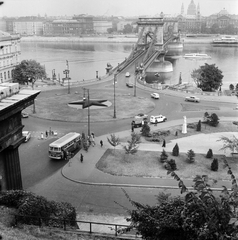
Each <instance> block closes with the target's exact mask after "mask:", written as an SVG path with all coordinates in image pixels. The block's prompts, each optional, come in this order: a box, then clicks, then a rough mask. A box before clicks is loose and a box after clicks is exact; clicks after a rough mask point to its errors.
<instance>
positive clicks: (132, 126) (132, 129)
mask: <svg viewBox="0 0 238 240" xmlns="http://www.w3.org/2000/svg"><path fill="white" fill-rule="evenodd" d="M134 128H135V121H132V122H131V131H132V132H134Z"/></svg>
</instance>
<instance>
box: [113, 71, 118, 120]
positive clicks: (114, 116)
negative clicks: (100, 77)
mask: <svg viewBox="0 0 238 240" xmlns="http://www.w3.org/2000/svg"><path fill="white" fill-rule="evenodd" d="M116 79H117V75H116V74H114V80H113V81H114V82H113V85H114V86H113V89H114V113H113V118H116V81H117V80H116Z"/></svg>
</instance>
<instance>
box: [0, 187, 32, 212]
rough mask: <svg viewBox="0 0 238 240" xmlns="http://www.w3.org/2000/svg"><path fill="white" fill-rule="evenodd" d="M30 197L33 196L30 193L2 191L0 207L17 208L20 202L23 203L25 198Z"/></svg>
mask: <svg viewBox="0 0 238 240" xmlns="http://www.w3.org/2000/svg"><path fill="white" fill-rule="evenodd" d="M31 195H33V194H32V193H31V192H27V191H24V190H9V191H2V192H1V194H0V205H4V206H6V207H13V208H18V207H19V206H20V205H21V202H23V201H24V199H25V198H26V197H28V196H31Z"/></svg>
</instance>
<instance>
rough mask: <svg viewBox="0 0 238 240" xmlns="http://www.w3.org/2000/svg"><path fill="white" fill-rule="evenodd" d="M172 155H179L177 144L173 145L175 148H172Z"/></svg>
mask: <svg viewBox="0 0 238 240" xmlns="http://www.w3.org/2000/svg"><path fill="white" fill-rule="evenodd" d="M172 155H173V156H178V155H179V146H178V144H177V143H176V144H175V146H174V148H173V151H172Z"/></svg>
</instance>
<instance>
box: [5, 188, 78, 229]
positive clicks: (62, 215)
mask: <svg viewBox="0 0 238 240" xmlns="http://www.w3.org/2000/svg"><path fill="white" fill-rule="evenodd" d="M0 205H4V206H7V207H13V208H16V209H17V210H18V213H19V215H22V217H18V218H17V220H18V221H20V222H22V223H25V224H34V225H38V224H39V218H41V221H42V223H44V224H46V225H50V226H55V223H56V222H57V223H58V224H59V221H61V223H62V220H66V221H67V223H68V224H69V225H74V222H75V221H76V210H75V208H74V207H73V206H72V205H71V204H69V203H64V202H62V203H57V202H55V201H48V200H47V199H46V198H44V197H42V196H37V195H35V194H33V193H31V192H27V191H24V190H10V191H3V192H1V194H0ZM49 218H52V219H56V220H55V221H52V220H51V223H50V222H49Z"/></svg>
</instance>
